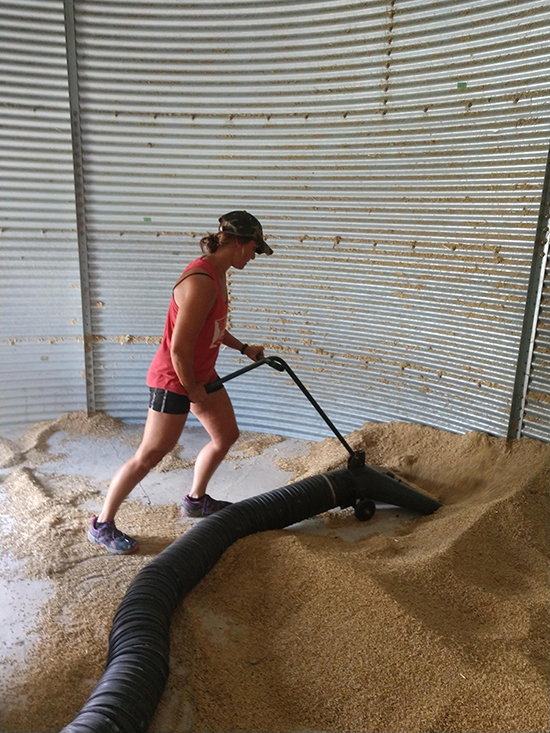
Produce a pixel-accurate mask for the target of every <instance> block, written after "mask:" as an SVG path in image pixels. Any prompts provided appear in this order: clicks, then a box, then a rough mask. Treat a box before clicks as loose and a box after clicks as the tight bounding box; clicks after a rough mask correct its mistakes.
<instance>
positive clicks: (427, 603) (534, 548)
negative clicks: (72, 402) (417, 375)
mask: <svg viewBox="0 0 550 733" xmlns="http://www.w3.org/2000/svg"><path fill="white" fill-rule="evenodd" d="M59 429H66V427H63V428H59ZM350 442H351V444H352V446H353V447H354V448H356V449H359V448H362V449H364V450H365V451H366V455H367V462H368V463H369V464H371V465H383V466H385V467H387V468H391V469H392V470H395V471H396V472H398V473H399V474H400V475H401V476H403V478H405V479H406V480H408V481H410V482H413V483H415V484H418V485H419V486H422V487H425V488H426V490H427V491H428V492H429V493H430V494H432V495H434V496H436V497H437V498H439V499H440V500H441V501H442V502H443V503H444V507H443V508H442V509H440V510H439V511H438V512H437V513H436V514H434V515H432V516H430V517H422V518H417V519H414V520H412V521H408V522H403V523H402V524H401V526H400V527H399V528H398V530H397V531H396V532H394V533H393V534H388V533H385V534H382V533H381V532H378V533H376V532H375V533H374V534H371V535H368V536H366V537H364V538H363V539H361V540H360V541H357V542H354V543H351V542H344V541H343V540H341V539H339V538H338V537H337V536H336V535H329V536H309V535H302V534H293V533H291V532H287V531H276V532H265V533H260V534H256V535H252V536H250V537H247V538H245V539H243V540H241V541H239V542H237V543H235V544H234V545H233V546H232V547H230V548H229V549H228V551H227V552H226V553H225V554H224V556H223V557H222V559H221V560H220V562H219V563H218V564H217V565H216V567H215V568H214V569H213V570H212V571H211V572H210V573H209V574H208V575H207V576H206V577H205V578H204V579H203V580H202V581H201V582H200V583H199V584H198V586H197V587H196V588H195V589H194V590H193V591H192V592H191V593H190V594H189V596H188V597H187V598H186V599H185V600H184V602H183V603H182V604H181V605H180V607H179V608H178V610H177V611H176V613H175V614H174V618H173V622H172V643H171V669H172V673H171V676H170V678H169V681H168V685H167V689H166V693H165V695H164V697H163V700H162V702H161V704H160V705H159V709H158V711H157V714H156V716H155V719H154V721H153V723H152V727H151V730H153V731H157V732H159V733H160V732H161V731H162V732H164V733H166V732H167V731H171V733H177V732H178V731H193V730H196V731H203V730H209V731H220V732H222V731H223V733H227V732H228V731H243V732H244V731H251V732H252V731H266V732H267V731H274V732H275V731H298V730H301V731H312V730H315V731H380V732H387V733H389V732H390V731H408V732H411V733H412V732H413V731H417V732H418V733H420V732H422V733H425V732H429V731H433V732H434V733H435V732H436V731H437V732H445V731H449V732H453V733H458V732H466V731H468V732H470V731H476V732H481V731H494V732H495V733H496V732H500V733H504V732H506V733H508V732H510V731H514V732H515V733H520V732H522V733H523V732H527V731H537V732H538V731H547V730H548V716H549V706H548V696H547V692H548V634H547V628H548V562H547V550H548V536H547V530H548V497H547V489H548V446H547V445H544V444H542V443H539V442H538V441H533V440H526V439H523V440H521V441H515V442H512V443H510V444H507V443H506V442H505V441H504V440H501V439H496V438H490V437H488V436H486V435H483V434H481V433H468V434H466V435H463V436H459V435H453V434H450V433H446V432H444V431H439V430H433V429H431V428H426V427H423V426H418V425H407V424H402V423H392V424H385V425H380V424H372V423H371V424H366V425H365V426H364V427H363V428H362V429H361V430H358V431H355V432H354V433H353V434H352V435H351V436H350ZM22 448H24V444H20V445H18V446H15V448H14V453H15V455H17V453H19V454H21V453H22ZM345 458H346V456H343V455H342V448H341V446H340V444H339V443H338V442H337V441H335V440H332V439H330V440H326V441H323V442H322V443H319V444H316V445H315V446H314V447H313V449H312V450H311V452H310V454H309V455H307V456H303V457H300V458H297V459H291V460H287V461H285V462H284V466H285V467H286V468H287V469H288V468H291V469H292V470H293V471H294V472H295V477H294V479H299V478H301V477H304V476H307V475H311V474H316V473H319V472H322V471H324V470H330V469H332V468H336V467H340V466H341V465H343V462H344V461H345ZM12 460H15V458H12ZM4 488H5V490H6V494H7V502H9V507H8V508H9V512H8V513H9V514H10V515H11V516H13V517H14V520H15V523H14V527H13V528H12V530H11V534H10V535H8V537H7V542H8V545H9V546H11V547H12V548H13V550H12V551H13V552H14V553H15V554H16V555H17V556H19V557H24V556H26V557H27V567H28V571H29V572H30V573H32V574H33V575H34V576H37V577H39V576H40V575H41V574H42V576H44V575H49V576H50V577H54V579H55V582H56V587H57V592H56V595H55V597H54V598H53V599H52V600H51V601H50V602H48V603H47V604H46V606H45V608H44V611H43V612H42V614H41V616H40V623H41V628H42V632H43V633H42V639H41V641H40V642H39V643H38V645H37V647H36V648H35V650H34V652H33V654H32V656H31V657H30V658H29V660H28V664H27V669H26V671H25V674H24V677H23V679H22V680H21V681H20V682H19V683H17V684H16V682H13V683H12V684H11V686H9V687H8V689H7V692H6V694H5V695H4V703H3V708H4V711H3V712H4V717H3V721H2V730H5V731H13V732H15V731H29V730H33V731H37V732H38V731H51V730H56V729H59V728H61V727H62V726H63V725H65V724H67V723H68V722H69V721H70V720H71V719H72V718H73V717H74V715H75V714H76V713H77V712H78V710H79V709H80V707H81V706H82V704H83V703H84V702H85V700H86V699H87V697H88V695H89V693H90V692H91V690H92V689H93V686H94V685H95V683H96V682H97V680H98V679H99V676H100V675H101V672H102V669H103V664H104V661H105V655H106V652H107V636H108V633H109V629H110V623H111V619H112V615H113V613H114V611H115V609H116V606H117V604H118V603H119V601H120V600H121V598H122V595H123V593H124V591H125V589H126V588H127V586H128V584H129V583H130V582H131V580H132V578H133V577H134V575H135V573H136V572H137V571H138V570H139V569H140V568H141V567H142V566H143V565H144V564H146V562H147V561H148V560H149V559H151V557H152V556H153V555H155V554H157V553H158V552H159V551H160V550H161V549H162V548H163V547H164V546H166V545H167V544H168V543H169V542H171V541H172V540H173V539H174V538H175V537H176V536H178V535H179V534H180V533H181V532H182V531H184V530H185V529H186V527H185V526H183V527H182V525H181V524H180V523H178V521H177V507H175V506H172V507H145V506H142V505H141V504H137V503H126V504H124V505H123V507H122V509H121V512H120V523H121V525H122V526H123V527H124V529H125V530H126V531H128V532H129V533H130V534H132V533H134V535H137V536H139V537H140V540H141V543H142V547H143V548H144V549H143V551H142V552H141V553H140V554H139V555H137V556H130V557H113V556H108V555H106V554H104V553H102V551H101V550H100V549H99V548H96V547H94V546H93V545H91V544H89V543H88V542H87V540H86V538H85V527H86V524H87V521H89V512H85V511H83V510H81V509H79V508H78V506H77V503H78V501H77V499H78V497H79V496H81V497H83V498H85V497H87V496H91V495H92V494H93V492H94V489H93V487H91V486H90V485H89V484H86V482H84V481H82V482H81V483H79V482H78V481H75V477H70V481H69V477H62V476H61V477H48V479H47V480H46V478H45V476H41V475H40V472H39V471H37V470H32V469H30V468H29V467H28V464H27V465H25V466H22V465H17V466H16V467H15V468H13V469H12V471H11V473H10V474H9V475H8V477H7V478H6V480H5V483H4ZM326 521H327V522H338V523H339V524H340V525H346V524H347V523H349V524H350V525H352V524H354V523H355V522H356V520H355V518H354V516H353V513H352V512H350V511H346V512H338V513H330V515H327V520H326ZM377 521H378V514H375V517H374V518H373V519H372V520H371V523H373V525H374V528H376V526H377V525H376V523H377ZM24 525H27V527H26V528H25V526H24ZM32 529H34V530H35V534H33V537H34V542H32V543H31V544H29V542H30V532H31V531H32ZM52 539H53V541H52ZM64 545H65V547H64ZM25 548H26V550H25ZM25 551H26V552H27V555H25ZM14 679H15V678H14ZM21 695H24V698H21ZM21 699H24V700H25V702H24V704H21V702H20V701H21Z"/></svg>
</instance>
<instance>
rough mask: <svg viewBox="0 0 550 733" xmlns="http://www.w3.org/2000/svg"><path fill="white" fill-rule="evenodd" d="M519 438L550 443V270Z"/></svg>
mask: <svg viewBox="0 0 550 733" xmlns="http://www.w3.org/2000/svg"><path fill="white" fill-rule="evenodd" d="M522 435H525V436H527V437H529V438H538V439H539V440H546V441H550V267H548V266H547V267H546V276H545V278H544V285H543V290H542V302H541V308H540V316H539V320H538V324H537V331H536V337H535V348H534V353H533V363H532V366H531V375H530V379H529V384H528V391H527V397H526V401H525V412H524V420H523V426H522Z"/></svg>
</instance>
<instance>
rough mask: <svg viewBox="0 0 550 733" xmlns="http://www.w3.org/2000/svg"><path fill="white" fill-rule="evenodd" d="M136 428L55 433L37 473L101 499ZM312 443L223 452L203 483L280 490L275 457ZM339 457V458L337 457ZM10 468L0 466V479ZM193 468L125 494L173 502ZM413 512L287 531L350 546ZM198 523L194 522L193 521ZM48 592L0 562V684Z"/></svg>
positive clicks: (382, 512)
mask: <svg viewBox="0 0 550 733" xmlns="http://www.w3.org/2000/svg"><path fill="white" fill-rule="evenodd" d="M138 431H139V427H137V426H126V427H125V428H124V431H123V433H122V434H121V435H120V436H119V438H117V439H112V438H109V439H104V438H97V437H94V438H90V437H75V436H74V435H70V434H68V433H65V432H62V431H59V432H56V433H54V434H53V435H52V436H51V438H50V439H49V441H48V448H49V451H50V452H51V453H52V454H55V453H63V454H65V456H66V457H65V458H64V459H63V460H62V461H55V462H54V461H52V462H47V463H42V464H41V465H40V469H39V470H40V472H41V473H57V474H68V475H73V474H74V475H81V476H85V477H87V478H89V479H90V480H91V481H92V483H93V484H95V485H96V486H97V487H98V488H100V491H101V494H103V495H104V494H105V492H106V488H107V485H108V482H109V480H110V478H111V476H112V475H113V473H114V472H115V471H116V469H117V468H118V467H119V466H120V465H121V464H122V463H123V462H124V461H126V460H127V459H128V458H130V457H131V456H132V455H133V453H134V450H135V449H134V448H133V447H131V445H128V443H127V442H126V441H125V440H124V439H123V438H124V436H127V437H131V436H132V434H134V435H135V434H136V433H137V432H138ZM22 432H23V431H21V430H14V431H11V432H9V433H8V432H4V434H3V437H6V438H9V439H11V440H14V439H16V438H17V437H19V435H20V434H21V433H22ZM206 442H208V436H207V434H206V432H205V431H204V430H203V428H202V427H200V426H191V427H189V426H188V427H186V429H185V430H184V433H183V435H182V439H181V443H182V445H183V446H184V447H183V450H182V452H181V454H180V457H181V458H183V459H186V458H188V459H193V458H194V457H195V456H196V455H197V453H198V451H199V450H200V449H201V448H202V446H203V445H205V443H206ZM311 445H312V444H311V443H309V442H308V441H304V440H297V439H290V438H289V439H285V440H283V441H282V442H280V443H277V444H275V445H271V446H269V447H267V448H265V450H263V451H262V453H261V454H260V455H257V456H253V457H250V458H247V457H244V456H243V455H242V454H240V453H239V451H232V452H231V453H230V454H229V455H230V456H231V457H232V458H233V460H226V461H224V462H223V463H222V465H221V466H220V467H219V469H218V471H217V472H216V474H215V475H214V477H213V479H212V480H211V482H210V485H209V489H208V491H209V493H211V494H212V495H213V496H215V497H216V498H218V499H226V500H230V501H233V502H234V501H239V500H242V499H246V498H248V497H251V496H254V495H256V494H260V493H263V492H265V491H270V490H272V489H276V488H278V487H280V486H284V485H285V484H286V483H287V482H288V481H289V480H291V479H292V475H291V474H290V473H287V472H285V471H283V470H281V469H280V468H278V467H277V466H276V465H275V462H274V461H275V459H276V458H277V457H284V458H290V457H294V456H299V455H305V454H307V453H308V452H309V450H310V447H311ZM343 458H345V456H343ZM10 470H11V469H10V468H7V469H0V479H1V477H2V476H3V475H6V474H7V473H8V472H9V471H10ZM192 474H193V469H192V468H188V469H180V470H177V471H169V472H167V473H156V472H151V473H150V474H149V475H148V476H147V477H146V478H145V479H144V480H143V481H142V482H141V483H140V484H139V485H138V487H136V489H134V492H133V493H132V499H134V500H139V501H141V502H143V503H151V504H161V505H163V504H164V505H166V504H172V503H174V502H178V503H179V502H180V501H181V498H182V496H183V494H184V493H186V490H188V488H189V487H190V486H191V481H192ZM4 497H5V494H3V493H2V491H1V485H0V530H2V529H4V528H6V527H7V526H9V523H10V522H11V521H12V520H11V518H10V517H9V516H8V515H7V514H5V513H2V504H3V501H2V500H3V498H4ZM82 507H85V508H87V509H89V510H90V512H93V511H95V510H99V509H100V507H101V503H100V502H99V501H95V500H87V501H85V502H83V504H82ZM412 516H413V515H412V514H411V513H409V512H407V511H406V510H403V509H396V507H389V506H387V505H378V507H377V513H376V515H375V519H376V521H372V520H371V522H364V523H360V522H357V523H356V524H353V525H352V526H348V527H344V528H338V527H331V528H330V529H328V528H327V527H326V524H325V522H324V521H323V520H322V519H319V518H312V519H308V520H306V521H304V522H300V523H299V524H295V525H293V526H292V527H290V528H287V529H288V531H292V532H306V533H311V534H328V533H329V532H331V533H332V534H333V535H334V534H336V535H338V536H340V537H341V538H342V539H344V540H346V541H355V540H357V539H359V538H360V537H363V536H365V535H366V534H369V533H371V532H373V531H376V532H384V533H392V528H393V527H395V525H396V524H397V523H401V522H402V520H403V519H408V518H412ZM199 521H200V520H199ZM52 592H53V587H52V583H51V582H50V581H47V580H29V579H27V578H25V575H24V569H23V567H22V563H21V562H17V561H15V560H13V559H12V558H10V557H9V556H4V557H1V558H0V597H1V598H3V599H4V600H3V602H2V603H1V606H0V608H1V610H0V677H1V678H2V679H4V680H6V679H7V678H8V676H9V675H10V673H11V672H12V671H14V669H17V668H22V667H23V668H24V665H25V659H26V655H27V653H28V650H29V649H30V648H31V646H32V645H33V644H34V643H35V641H36V638H37V637H36V630H35V628H34V624H35V619H36V614H37V611H38V610H39V609H40V607H41V606H42V605H43V604H44V603H45V602H46V600H47V599H48V598H49V597H50V596H51V594H52Z"/></svg>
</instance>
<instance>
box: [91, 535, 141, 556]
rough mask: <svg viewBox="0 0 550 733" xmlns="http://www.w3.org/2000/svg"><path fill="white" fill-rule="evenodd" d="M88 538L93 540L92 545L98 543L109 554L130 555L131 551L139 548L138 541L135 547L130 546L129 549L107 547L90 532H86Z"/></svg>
mask: <svg viewBox="0 0 550 733" xmlns="http://www.w3.org/2000/svg"><path fill="white" fill-rule="evenodd" d="M88 539H89V540H90V542H93V544H94V545H99V547H103V549H104V550H107V552H110V553H111V555H131V554H132V553H133V552H136V551H137V550H139V542H138V543H137V544H136V546H135V547H132V549H131V550H115V549H111V548H110V547H107V546H106V545H104V544H103V543H102V542H99V541H98V540H97V539H96V538H95V537H94V536H93V534H92V533H91V532H88Z"/></svg>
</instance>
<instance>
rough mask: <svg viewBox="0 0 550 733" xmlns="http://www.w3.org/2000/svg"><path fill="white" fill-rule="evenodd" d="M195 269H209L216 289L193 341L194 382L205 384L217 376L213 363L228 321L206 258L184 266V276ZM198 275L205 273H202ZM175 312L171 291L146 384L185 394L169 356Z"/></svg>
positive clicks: (219, 286) (221, 293)
mask: <svg viewBox="0 0 550 733" xmlns="http://www.w3.org/2000/svg"><path fill="white" fill-rule="evenodd" d="M197 268H200V269H202V270H205V271H206V272H208V273H209V274H210V275H211V276H212V278H213V279H214V282H215V283H216V287H217V289H218V292H217V295H216V302H215V303H214V305H213V306H212V309H211V310H210V313H209V314H208V316H207V317H206V321H205V322H204V326H203V327H202V329H201V331H200V333H199V335H198V337H197V340H196V342H195V351H194V357H193V367H194V371H195V379H196V381H197V382H202V383H203V384H208V382H212V381H214V379H216V378H217V374H216V370H215V365H216V359H217V358H218V352H219V350H220V345H221V343H222V339H223V336H224V334H225V326H226V323H227V303H226V302H225V300H224V298H223V292H222V287H221V283H220V281H219V279H218V276H217V275H216V271H215V270H214V267H213V266H212V265H211V264H210V262H208V260H205V259H203V258H202V257H198V258H197V259H196V260H194V261H193V262H191V264H189V265H188V266H187V267H186V268H185V270H184V272H183V275H185V274H186V273H188V272H189V271H190V270H194V269H197ZM183 275H182V277H183ZM201 277H204V276H203V275H201ZM178 311H179V308H178V305H177V303H176V301H175V299H174V294H173V293H172V300H171V301H170V305H169V307H168V314H167V316H166V323H165V326H164V334H163V336H162V341H161V343H160V346H159V349H158V351H157V353H156V354H155V357H154V358H153V361H152V362H151V366H150V367H149V371H148V372H147V386H148V387H157V388H158V389H167V390H169V391H170V392H176V393H177V394H183V395H184V394H186V392H185V387H184V386H183V385H182V383H181V382H180V380H179V379H178V376H177V374H176V372H175V369H174V367H173V365H172V359H171V357H170V348H171V345H172V332H173V330H174V324H175V322H176V316H177V315H178Z"/></svg>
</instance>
